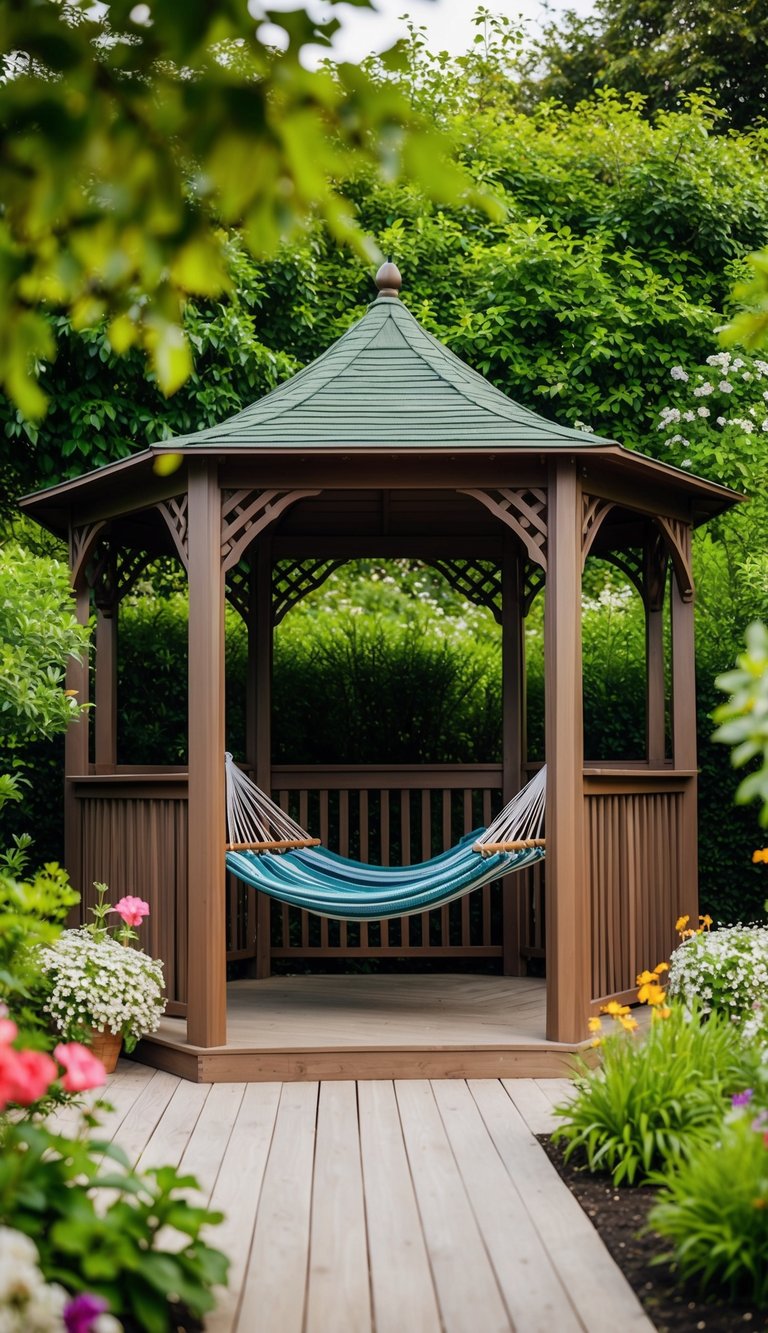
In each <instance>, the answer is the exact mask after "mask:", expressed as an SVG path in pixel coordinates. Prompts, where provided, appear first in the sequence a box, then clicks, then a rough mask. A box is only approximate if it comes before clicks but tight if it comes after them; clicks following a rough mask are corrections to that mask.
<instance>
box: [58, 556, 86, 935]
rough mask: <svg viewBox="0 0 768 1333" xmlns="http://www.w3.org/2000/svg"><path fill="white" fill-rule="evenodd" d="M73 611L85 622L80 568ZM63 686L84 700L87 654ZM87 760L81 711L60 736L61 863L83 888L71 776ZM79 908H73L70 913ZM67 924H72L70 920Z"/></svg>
mask: <svg viewBox="0 0 768 1333" xmlns="http://www.w3.org/2000/svg"><path fill="white" fill-rule="evenodd" d="M74 591H75V605H74V611H75V616H76V617H77V620H78V623H79V624H81V625H87V624H88V619H89V616H90V609H91V598H90V591H89V588H88V584H87V583H86V580H85V575H84V573H83V572H81V573H80V575H79V577H77V579H76V583H75V590H74ZM66 688H67V689H68V690H76V691H77V702H78V703H79V704H84V703H88V690H89V685H88V654H87V653H83V655H82V657H72V658H70V659H69V662H68V663H67V673H66ZM88 761H89V714H88V713H82V714H81V715H80V717H78V718H77V719H76V721H74V722H70V724H69V726H68V727H67V734H66V736H65V738H64V775H65V780H64V864H65V865H66V867H67V870H68V872H69V877H70V879H71V880H72V883H73V885H74V887H75V888H76V889H77V890H78V891H79V892H80V893H82V891H83V887H84V885H83V867H82V853H83V848H82V830H81V827H80V812H79V809H78V802H77V799H76V797H75V794H74V791H73V785H72V781H71V779H72V778H76V777H81V776H82V775H83V774H86V773H87V772H88ZM81 910H82V906H81V907H80V908H75V909H74V912H73V916H75V915H78V916H79V912H80V911H81ZM70 924H76V921H71V922H70Z"/></svg>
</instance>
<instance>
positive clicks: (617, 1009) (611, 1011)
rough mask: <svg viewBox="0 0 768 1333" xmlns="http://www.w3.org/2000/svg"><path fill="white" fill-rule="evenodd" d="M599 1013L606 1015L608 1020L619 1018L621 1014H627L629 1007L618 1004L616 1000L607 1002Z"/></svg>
mask: <svg viewBox="0 0 768 1333" xmlns="http://www.w3.org/2000/svg"><path fill="white" fill-rule="evenodd" d="M600 1013H601V1014H608V1016H609V1017H610V1018H621V1016H622V1014H628V1013H629V1005H628V1004H619V1002H618V1000H609V1001H608V1004H604V1005H602V1006H601V1008H600Z"/></svg>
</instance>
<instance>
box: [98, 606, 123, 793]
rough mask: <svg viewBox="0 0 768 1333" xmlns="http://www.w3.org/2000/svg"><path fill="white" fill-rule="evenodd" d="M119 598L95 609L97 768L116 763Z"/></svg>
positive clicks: (112, 766) (108, 767) (106, 767)
mask: <svg viewBox="0 0 768 1333" xmlns="http://www.w3.org/2000/svg"><path fill="white" fill-rule="evenodd" d="M117 615H118V606H117V600H115V601H114V603H113V604H112V606H111V607H99V608H98V609H97V612H96V676H95V681H94V696H95V697H94V703H95V708H94V747H95V748H94V757H95V760H96V771H97V772H104V770H105V769H114V767H115V765H116V763H117Z"/></svg>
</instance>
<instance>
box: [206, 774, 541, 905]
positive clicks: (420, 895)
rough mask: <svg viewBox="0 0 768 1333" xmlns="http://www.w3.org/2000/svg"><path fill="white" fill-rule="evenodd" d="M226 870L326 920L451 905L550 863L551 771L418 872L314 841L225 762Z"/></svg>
mask: <svg viewBox="0 0 768 1333" xmlns="http://www.w3.org/2000/svg"><path fill="white" fill-rule="evenodd" d="M226 778H227V784H226V785H227V828H228V837H229V838H230V840H231V841H229V842H228V843H227V867H228V869H229V870H231V871H232V872H233V873H234V874H235V875H237V877H238V878H239V879H241V880H242V881H243V882H244V883H245V884H250V885H251V886H252V887H253V888H255V889H258V890H260V891H261V892H263V893H266V894H268V895H269V896H270V897H273V898H277V899H278V900H279V901H280V902H283V903H287V904H288V905H289V906H294V907H300V908H303V909H304V910H306V911H309V912H314V913H316V914H318V915H319V916H328V917H331V918H334V919H344V920H348V921H366V920H385V919H387V918H388V917H396V916H411V915H413V914H415V913H418V912H423V911H427V910H429V909H430V908H431V907H437V906H444V905H445V904H446V903H450V902H452V901H453V900H454V899H455V898H459V897H462V896H463V895H464V894H465V893H470V892H471V891H472V890H473V889H476V888H479V887H480V886H481V885H482V884H488V883H490V881H491V880H494V879H498V878H499V876H501V875H506V874H509V873H511V872H512V871H514V870H520V869H522V867H523V866H526V865H531V864H534V863H535V862H537V861H540V860H542V858H543V857H544V847H545V842H544V839H543V838H542V837H540V836H539V835H540V833H541V829H542V824H543V820H544V803H545V793H546V770H545V769H541V770H540V771H539V772H538V773H536V775H535V776H534V777H533V778H532V779H531V781H530V782H529V783H528V784H527V785H526V786H525V787H524V788H523V789H522V791H520V792H518V793H517V795H516V796H515V797H513V799H512V800H511V801H510V802H509V804H508V805H507V806H505V808H504V810H502V812H501V814H500V815H498V816H497V818H496V819H495V820H494V821H493V823H492V824H490V825H489V826H488V828H487V829H476V830H475V831H474V832H473V833H470V834H467V835H466V836H465V837H464V838H462V839H461V841H460V842H459V843H458V844H457V846H455V847H452V848H450V849H449V850H448V851H445V852H441V853H440V854H439V855H437V856H434V857H432V858H431V859H430V860H428V861H423V862H420V863H419V864H417V865H412V866H374V865H369V864H367V863H364V862H360V861H353V860H350V859H349V858H347V857H344V856H339V855H338V854H337V853H335V852H331V851H329V850H328V849H327V848H326V847H322V846H321V845H320V841H319V839H318V838H310V837H309V835H308V834H307V833H306V831H305V830H304V829H303V828H301V826H300V825H299V824H297V823H296V822H295V821H294V820H292V819H291V818H290V816H288V815H287V814H286V813H285V811H284V810H281V809H280V807H279V806H278V805H276V804H275V802H274V801H272V800H271V799H270V797H268V796H267V795H265V793H264V792H262V791H261V790H260V789H259V788H258V787H257V786H256V785H255V783H253V782H251V780H250V778H248V777H246V775H245V774H244V773H242V772H241V770H240V769H238V767H237V765H236V764H235V763H234V761H233V759H232V756H231V755H229V754H228V755H227V757H226Z"/></svg>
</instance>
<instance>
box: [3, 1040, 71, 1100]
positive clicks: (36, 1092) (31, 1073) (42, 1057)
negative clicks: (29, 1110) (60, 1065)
mask: <svg viewBox="0 0 768 1333" xmlns="http://www.w3.org/2000/svg"><path fill="white" fill-rule="evenodd" d="M57 1077H58V1070H57V1069H56V1065H55V1064H54V1062H53V1060H52V1059H51V1057H50V1055H46V1054H45V1053H44V1052H43V1051H16V1050H14V1048H13V1047H12V1046H0V1107H4V1106H7V1105H8V1103H9V1102H17V1103H18V1104H19V1105H20V1106H31V1105H32V1103H33V1102H37V1101H39V1100H40V1098H41V1097H43V1096H44V1095H45V1093H46V1092H47V1091H48V1089H49V1088H50V1086H51V1084H52V1083H53V1082H54V1081H55V1079H56V1078H57Z"/></svg>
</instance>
